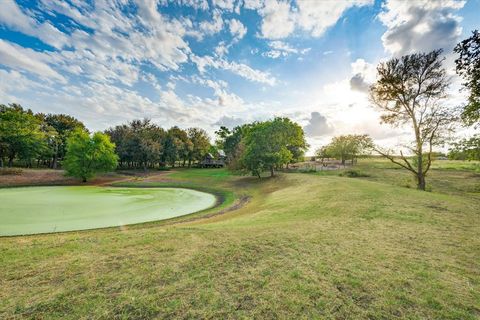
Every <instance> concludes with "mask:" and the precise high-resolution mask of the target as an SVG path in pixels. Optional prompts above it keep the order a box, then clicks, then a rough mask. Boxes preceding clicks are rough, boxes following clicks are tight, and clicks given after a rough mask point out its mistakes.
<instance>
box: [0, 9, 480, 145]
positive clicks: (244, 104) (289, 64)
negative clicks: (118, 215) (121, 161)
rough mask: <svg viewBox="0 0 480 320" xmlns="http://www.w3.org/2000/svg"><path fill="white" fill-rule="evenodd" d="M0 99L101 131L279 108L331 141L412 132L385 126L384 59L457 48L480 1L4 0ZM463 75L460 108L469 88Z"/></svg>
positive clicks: (252, 116) (272, 112) (225, 121)
mask: <svg viewBox="0 0 480 320" xmlns="http://www.w3.org/2000/svg"><path fill="white" fill-rule="evenodd" d="M0 9H1V10H0V102H1V103H12V102H18V103H21V104H22V105H24V106H25V107H28V108H31V109H32V110H34V111H39V112H53V113H68V114H72V115H74V116H75V117H77V118H79V119H80V120H82V121H84V122H85V123H86V124H87V126H88V127H89V128H91V129H93V130H103V129H106V128H108V127H110V126H113V125H117V124H119V123H122V122H125V121H129V120H132V119H134V118H143V117H148V118H152V119H153V120H154V121H155V122H156V123H158V124H159V125H161V126H163V127H170V126H172V125H179V126H181V127H184V128H187V127H190V126H200V127H203V128H205V129H207V130H208V132H210V133H211V134H212V137H213V132H214V130H215V129H216V128H217V127H218V126H219V125H227V126H230V127H231V126H234V125H237V124H241V123H244V122H248V121H253V120H262V119H267V118H271V117H273V116H289V117H291V118H292V119H294V120H295V121H297V122H299V123H300V124H301V125H302V126H304V128H305V131H306V134H307V137H308V141H309V143H310V144H311V145H312V149H314V148H315V147H316V146H318V145H320V144H322V143H324V142H325V141H327V140H328V139H329V138H331V136H333V135H338V134H343V133H369V134H371V135H372V136H373V137H374V138H375V139H376V140H378V141H380V142H383V143H385V144H390V145H392V144H394V143H395V142H397V141H398V139H399V137H405V138H408V136H407V135H406V134H405V130H404V129H402V128H398V129H395V130H393V129H391V128H389V127H388V126H382V125H380V124H379V119H378V113H377V111H376V110H374V109H373V108H372V107H371V106H370V104H369V102H368V97H367V94H366V88H367V87H368V84H369V83H371V82H372V81H374V79H375V65H376V64H377V63H378V62H379V61H382V60H384V59H388V58H390V57H392V56H400V55H402V54H408V53H411V52H416V51H429V50H433V49H436V48H444V50H445V55H446V58H447V59H446V62H445V66H446V67H447V69H448V70H449V72H450V73H451V74H452V76H453V75H454V71H453V59H454V56H453V54H452V48H453V46H454V45H455V43H457V42H458V41H459V40H461V39H463V38H465V37H467V36H468V35H469V33H470V32H471V30H473V29H475V28H477V29H478V28H480V25H479V24H480V23H479V21H480V19H479V17H480V1H479V0H472V1H451V0H438V1H420V0H418V1H400V0H396V1H378V0H377V1H373V0H352V1H342V0H338V1H333V0H332V1H330V0H304V1H303V0H296V1H281V0H265V1H263V0H262V1H253V0H169V1H167V0H150V1H147V0H145V1H140V0H138V1H128V0H116V1H80V0H69V1H57V0H39V1H24V0H17V1H13V0H1V2H0ZM456 82H458V79H454V85H453V86H452V93H453V94H452V96H453V98H452V99H451V100H452V102H451V103H458V101H460V100H461V99H462V98H463V97H462V95H461V94H458V84H455V83H456Z"/></svg>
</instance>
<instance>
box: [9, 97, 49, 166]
mask: <svg viewBox="0 0 480 320" xmlns="http://www.w3.org/2000/svg"><path fill="white" fill-rule="evenodd" d="M44 147H45V135H44V133H43V132H42V130H41V121H40V120H39V119H38V118H36V117H35V116H34V114H33V113H32V111H31V110H24V109H23V108H22V107H21V106H20V105H18V104H11V105H9V106H6V105H0V152H1V154H0V159H1V160H0V166H3V159H4V158H8V166H9V167H11V166H12V165H13V160H14V159H15V158H16V157H18V158H19V159H21V160H24V161H25V162H26V164H27V166H31V160H32V159H33V158H34V157H36V156H37V155H38V154H39V153H40V149H42V148H44Z"/></svg>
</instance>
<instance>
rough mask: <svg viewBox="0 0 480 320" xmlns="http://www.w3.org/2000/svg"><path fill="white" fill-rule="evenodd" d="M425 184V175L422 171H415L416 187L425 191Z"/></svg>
mask: <svg viewBox="0 0 480 320" xmlns="http://www.w3.org/2000/svg"><path fill="white" fill-rule="evenodd" d="M426 186H427V184H426V182H425V175H424V174H423V172H419V173H417V189H418V190H422V191H425V187H426Z"/></svg>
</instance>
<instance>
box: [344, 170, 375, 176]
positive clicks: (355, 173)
mask: <svg viewBox="0 0 480 320" xmlns="http://www.w3.org/2000/svg"><path fill="white" fill-rule="evenodd" d="M339 176H341V177H349V178H360V177H370V175H368V174H366V173H364V172H361V171H358V170H354V169H350V170H346V171H344V172H342V173H340V174H339Z"/></svg>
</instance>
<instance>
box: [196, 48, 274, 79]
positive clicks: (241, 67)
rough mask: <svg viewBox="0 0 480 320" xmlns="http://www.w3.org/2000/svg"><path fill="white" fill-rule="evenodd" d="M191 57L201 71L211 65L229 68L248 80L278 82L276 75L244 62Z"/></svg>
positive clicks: (216, 67)
mask: <svg viewBox="0 0 480 320" xmlns="http://www.w3.org/2000/svg"><path fill="white" fill-rule="evenodd" d="M190 58H191V60H192V61H193V62H194V63H195V64H196V65H197V68H198V70H199V71H200V72H201V73H204V72H205V71H206V67H211V68H215V69H223V70H229V71H231V72H233V73H235V74H237V75H239V76H240V77H242V78H245V79H247V80H250V81H254V82H260V83H266V84H268V85H271V86H273V85H275V84H276V82H277V80H276V79H275V77H273V76H272V75H270V73H268V72H263V71H260V70H256V69H253V68H251V67H250V66H248V65H246V64H243V63H238V62H235V61H232V62H229V61H226V60H224V59H214V58H213V57H210V56H203V57H199V56H195V55H192V56H191V57H190Z"/></svg>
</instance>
